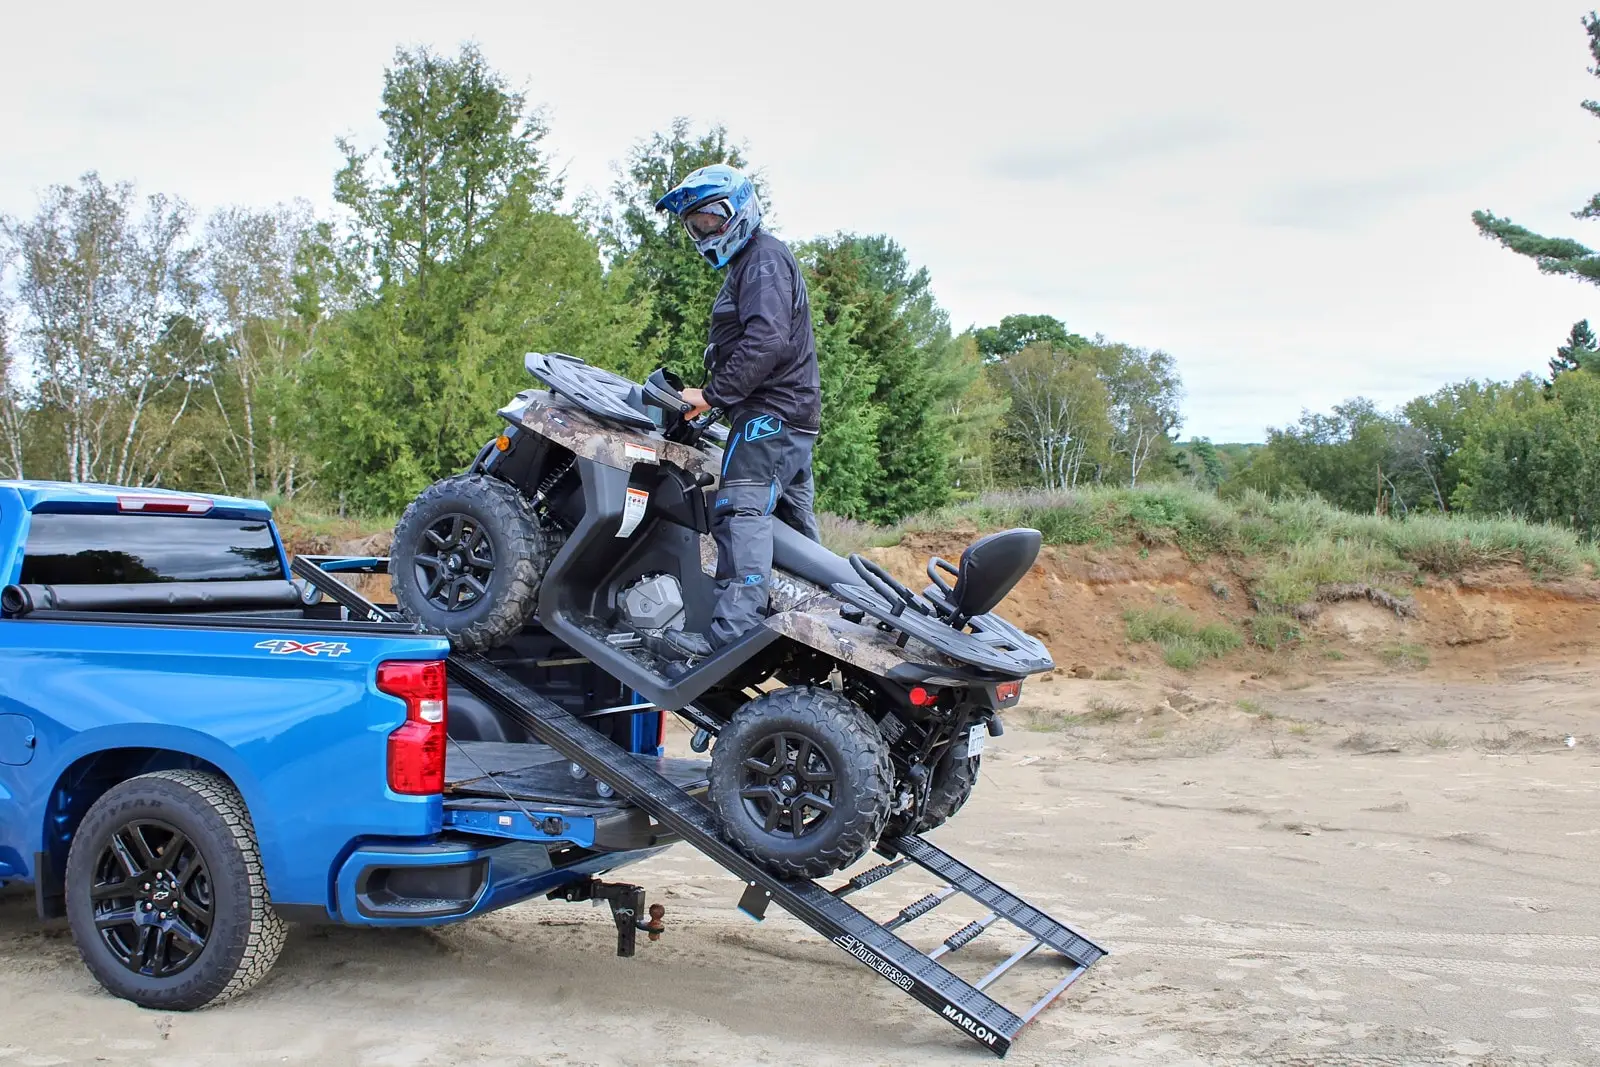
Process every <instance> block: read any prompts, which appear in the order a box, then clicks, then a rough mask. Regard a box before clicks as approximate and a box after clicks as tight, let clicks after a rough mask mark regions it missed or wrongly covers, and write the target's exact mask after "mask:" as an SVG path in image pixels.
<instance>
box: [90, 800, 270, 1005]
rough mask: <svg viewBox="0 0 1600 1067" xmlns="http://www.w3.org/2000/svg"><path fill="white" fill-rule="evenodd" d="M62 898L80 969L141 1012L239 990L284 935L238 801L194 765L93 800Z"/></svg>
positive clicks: (263, 968) (257, 974)
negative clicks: (193, 767) (191, 769)
mask: <svg viewBox="0 0 1600 1067" xmlns="http://www.w3.org/2000/svg"><path fill="white" fill-rule="evenodd" d="M66 898H67V921H68V922H69V923H70V925H71V927H72V939H73V941H75V942H76V943H77V946H78V954H79V955H80V956H82V957H83V962H84V963H85V965H87V966H88V968H89V970H90V972H91V973H92V974H93V975H94V976H95V978H96V979H98V980H99V982H100V984H101V985H103V986H104V987H105V988H106V989H107V990H108V991H110V992H111V993H113V994H115V995H116V996H119V997H121V998H123V999H124V1000H131V1001H133V1002H134V1003H135V1004H138V1005H139V1006H140V1007H144V1008H158V1009H164V1010H167V1011H188V1010H191V1009H193V1008H201V1007H205V1006H206V1005H207V1004H214V1003H218V1002H220V1001H224V1000H228V999H230V998H232V997H236V996H238V995H239V994H241V993H243V992H245V991H246V990H248V989H250V988H251V987H252V986H254V985H255V984H256V983H257V982H259V981H261V979H262V978H264V977H266V974H267V972H268V971H269V970H271V968H272V964H273V962H274V961H276V960H277V958H278V953H279V952H280V951H281V950H282V948H283V942H284V937H285V934H286V928H285V926H284V923H283V920H282V919H280V918H279V917H278V914H277V913H276V912H274V911H273V910H272V904H271V901H269V900H268V899H267V882H266V877H265V875H264V874H263V873H262V869H261V855H260V852H259V850H258V849H257V846H256V835H255V827H254V825H253V824H252V823H251V821H250V813H249V812H248V811H247V810H246V809H245V805H244V799H243V798H242V797H240V796H239V792H238V790H236V789H235V788H234V787H233V785H232V784H231V783H230V782H228V781H227V779H225V778H222V777H220V776H218V775H215V774H206V773H203V772H200V771H158V772H156V773H153V774H144V775H140V776H139V777H137V778H130V779H128V780H127V781H126V782H122V783H121V784H119V785H116V786H113V787H112V788H111V789H110V790H108V791H107V792H106V794H105V795H104V796H102V797H101V798H100V799H99V800H97V801H95V803H94V805H93V806H92V807H91V808H90V809H89V812H88V814H87V815H85V816H84V819H83V823H82V824H81V825H80V826H79V827H78V830H77V832H76V833H75V834H74V835H73V838H72V848H71V850H70V852H69V853H68V855H67V876H66Z"/></svg>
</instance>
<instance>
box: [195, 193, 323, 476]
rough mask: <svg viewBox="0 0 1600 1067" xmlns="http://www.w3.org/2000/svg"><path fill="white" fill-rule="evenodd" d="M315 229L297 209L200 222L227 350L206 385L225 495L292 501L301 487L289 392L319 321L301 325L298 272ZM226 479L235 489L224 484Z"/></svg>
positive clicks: (240, 211)
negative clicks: (233, 493) (244, 493)
mask: <svg viewBox="0 0 1600 1067" xmlns="http://www.w3.org/2000/svg"><path fill="white" fill-rule="evenodd" d="M314 227H315V222H314V220H313V218H312V215H311V211H310V209H309V207H308V206H307V205H305V204H303V203H302V204H296V205H293V206H279V207H277V208H275V209H273V210H270V211H251V210H249V209H246V208H239V207H230V208H225V209H223V210H221V211H218V212H217V213H215V214H214V215H212V216H211V218H210V219H209V220H208V221H207V223H206V242H205V258H204V264H203V267H202V273H203V277H204V281H205V289H206V304H207V311H208V319H209V321H210V323H211V324H212V326H213V327H214V328H215V329H217V330H218V331H219V333H220V344H221V347H222V350H223V361H222V364H221V365H220V366H218V367H217V368H216V369H215V371H214V372H213V373H212V374H211V375H210V376H209V379H210V380H209V383H208V387H209V392H210V398H209V400H210V403H211V404H213V405H214V406H215V416H216V418H217V420H218V421H219V422H220V426H221V432H220V433H219V434H218V435H217V438H218V440H217V442H216V444H215V445H214V446H213V447H215V448H220V449H221V450H222V451H224V452H225V453H226V456H225V457H224V456H218V455H213V457H212V459H213V466H214V467H215V469H216V471H217V477H218V479H219V480H220V481H221V482H222V483H223V485H224V487H225V488H234V489H241V490H248V492H249V494H250V495H251V496H259V495H261V494H262V493H272V494H275V495H279V496H283V497H285V498H292V497H293V496H294V495H295V493H296V492H297V491H299V490H300V489H302V488H304V486H305V478H304V474H303V466H304V463H303V451H304V449H303V446H302V441H303V439H304V438H303V432H302V431H303V426H302V425H301V420H300V419H299V418H298V417H297V405H296V403H295V385H296V381H297V379H298V375H299V372H300V369H301V363H302V361H303V359H304V356H305V352H306V348H307V345H308V343H309V342H310V340H311V339H312V332H313V331H314V329H315V326H316V322H315V321H314V320H312V321H310V322H307V321H305V320H303V319H302V317H301V312H302V311H303V310H304V309H303V308H302V307H301V303H302V300H301V298H302V296H303V293H302V289H301V282H302V281H303V279H302V278H300V277H299V276H298V274H297V271H298V270H299V267H300V265H301V264H302V263H303V261H304V260H305V258H306V250H307V245H308V243H309V242H311V241H312V240H313V239H314V237H313V235H314ZM224 459H226V460H227V462H226V463H225V462H224ZM229 471H233V472H234V477H235V479H236V480H237V482H238V483H239V484H238V485H236V486H232V487H230V486H229V485H228V482H229Z"/></svg>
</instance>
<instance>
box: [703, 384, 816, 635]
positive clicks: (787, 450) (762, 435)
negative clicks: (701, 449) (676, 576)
mask: <svg viewBox="0 0 1600 1067" xmlns="http://www.w3.org/2000/svg"><path fill="white" fill-rule="evenodd" d="M815 443H816V435H815V434H811V433H806V432H804V431H800V430H794V429H791V428H790V427H788V426H786V425H784V423H783V420H781V419H779V418H778V417H777V416H776V415H769V414H767V413H765V412H760V411H741V412H737V413H736V414H735V415H734V419H733V429H732V431H731V432H730V433H729V435H728V446H727V449H726V450H725V452H724V453H723V458H722V480H721V482H720V483H719V484H718V486H717V495H716V506H715V507H714V508H713V509H712V518H711V534H712V537H714V538H715V539H716V542H717V604H716V608H715V609H714V610H713V611H712V615H711V632H710V634H708V635H707V636H708V637H709V639H710V641H711V643H712V644H713V645H716V646H721V645H725V644H728V643H729V642H730V641H732V640H734V639H735V638H737V637H738V636H739V635H740V634H743V633H745V632H746V631H748V630H750V629H752V628H754V627H755V626H757V625H758V624H759V623H760V622H761V616H762V613H763V611H765V609H766V606H767V582H768V580H769V579H770V578H771V576H772V523H773V520H774V519H777V520H778V521H780V522H786V523H788V524H789V525H790V526H792V527H794V528H795V529H796V530H798V531H800V532H801V533H803V534H805V535H806V536H807V537H809V538H811V539H812V540H813V541H818V540H821V538H820V537H819V536H818V533H817V518H816V514H815V512H814V511H813V507H814V498H815V489H814V487H813V484H812V480H811V450H812V446H813V445H815Z"/></svg>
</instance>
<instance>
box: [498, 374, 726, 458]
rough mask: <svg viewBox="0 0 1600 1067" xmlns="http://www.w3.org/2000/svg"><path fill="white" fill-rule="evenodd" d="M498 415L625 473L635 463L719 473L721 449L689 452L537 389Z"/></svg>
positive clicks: (706, 447) (707, 447) (708, 447)
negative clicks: (662, 464) (594, 414)
mask: <svg viewBox="0 0 1600 1067" xmlns="http://www.w3.org/2000/svg"><path fill="white" fill-rule="evenodd" d="M500 415H501V417H502V418H504V419H506V420H507V421H508V422H513V423H516V424H517V425H519V426H521V427H522V428H523V429H525V430H528V431H529V432H531V433H536V434H538V435H539V436H541V437H546V438H549V439H550V440H551V441H554V442H555V443H556V444H558V445H560V446H561V447H563V448H565V449H567V450H568V451H570V452H571V453H572V454H573V455H575V456H577V457H578V458H580V459H590V460H593V461H594V462H596V463H599V464H602V465H604V466H607V467H615V468H616V469H617V470H624V471H631V470H633V468H634V465H635V464H637V463H649V464H660V463H662V462H666V463H672V464H675V465H676V466H678V467H681V468H682V469H684V470H686V471H688V472H689V473H690V474H691V475H694V476H699V475H703V474H709V475H711V477H713V478H715V477H716V476H717V475H718V474H720V473H721V470H722V449H720V448H718V447H717V446H716V445H713V444H710V443H707V444H705V445H704V447H702V448H691V447H689V446H688V445H686V444H683V443H681V442H679V441H668V440H665V439H664V438H662V437H661V435H660V434H650V433H648V432H646V431H643V430H632V429H628V428H627V427H624V426H619V425H617V424H615V423H609V422H602V421H601V420H600V419H598V418H596V417H595V416H593V415H591V414H589V413H588V412H587V411H584V410H583V409H582V408H579V407H576V406H573V405H569V404H563V403H562V402H561V401H560V400H559V399H558V398H557V397H556V396H555V395H554V394H552V393H546V392H542V391H540V390H532V391H529V392H526V393H522V394H520V395H519V396H518V398H517V402H516V403H515V404H513V405H511V406H510V407H507V408H503V409H502V410H501V412H500Z"/></svg>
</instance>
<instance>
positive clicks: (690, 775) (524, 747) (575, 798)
mask: <svg viewBox="0 0 1600 1067" xmlns="http://www.w3.org/2000/svg"><path fill="white" fill-rule="evenodd" d="M635 758H636V759H638V760H639V761H640V762H641V763H642V764H644V765H646V766H649V767H650V768H652V769H653V770H655V771H656V773H658V774H660V775H662V776H663V777H665V778H666V779H667V780H669V781H670V782H672V784H673V785H675V786H677V787H678V788H679V789H682V790H684V791H685V792H688V793H699V792H701V791H703V790H704V789H705V788H706V782H707V775H708V773H709V771H710V767H711V761H710V760H701V759H678V758H674V757H658V756H652V755H648V754H638V755H636V756H635ZM570 767H571V764H570V763H568V761H567V760H565V759H563V758H562V756H561V754H560V753H559V752H557V751H556V750H555V749H553V748H550V747H549V746H548V745H540V744H527V743H519V742H507V741H451V742H450V747H449V750H448V754H447V756H446V760H445V787H444V789H445V796H446V798H452V797H482V798H484V799H489V800H504V799H506V796H507V794H510V796H511V798H512V799H514V800H517V801H523V802H530V803H538V804H539V805H540V806H541V808H543V807H545V806H547V805H552V804H553V805H556V806H558V807H563V808H590V809H592V808H624V807H628V806H629V803H628V801H626V800H624V799H623V798H622V797H620V796H611V797H603V796H601V795H600V794H599V793H598V792H597V791H596V788H595V786H596V782H595V779H594V778H593V777H591V776H589V775H588V774H585V775H584V777H583V778H581V779H575V778H573V776H572V774H571V771H570Z"/></svg>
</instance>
